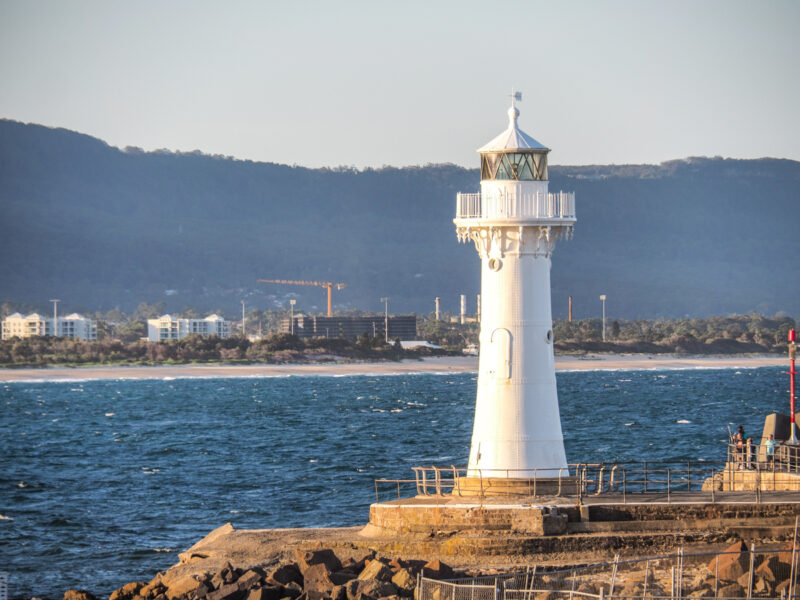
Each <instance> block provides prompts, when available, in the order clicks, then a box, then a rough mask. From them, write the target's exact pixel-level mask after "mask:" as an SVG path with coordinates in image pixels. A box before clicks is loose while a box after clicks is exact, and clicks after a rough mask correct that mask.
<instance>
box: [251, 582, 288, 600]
mask: <svg viewBox="0 0 800 600" xmlns="http://www.w3.org/2000/svg"><path fill="white" fill-rule="evenodd" d="M281 598H283V589H282V588H281V587H279V586H274V585H265V586H262V587H257V588H255V589H252V590H250V593H249V594H247V600H281Z"/></svg>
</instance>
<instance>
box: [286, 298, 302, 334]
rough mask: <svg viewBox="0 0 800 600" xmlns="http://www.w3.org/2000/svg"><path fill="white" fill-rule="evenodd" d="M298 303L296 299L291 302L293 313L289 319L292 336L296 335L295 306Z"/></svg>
mask: <svg viewBox="0 0 800 600" xmlns="http://www.w3.org/2000/svg"><path fill="white" fill-rule="evenodd" d="M296 302H297V300H295V299H294V298H292V299H291V300H289V306H290V307H291V311H292V316H291V317H289V331H291V332H292V335H294V305H295V303H296ZM304 322H305V321H304Z"/></svg>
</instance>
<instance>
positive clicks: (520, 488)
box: [452, 469, 579, 497]
mask: <svg viewBox="0 0 800 600" xmlns="http://www.w3.org/2000/svg"><path fill="white" fill-rule="evenodd" d="M454 483H455V485H454V487H453V492H452V494H453V495H454V496H483V497H487V496H504V497H508V496H525V497H539V496H561V495H562V494H566V493H572V492H575V491H576V490H577V486H578V485H579V484H578V479H577V478H576V477H574V476H570V475H569V473H568V472H567V469H564V476H563V477H536V478H515V477H459V478H458V479H457V480H456V481H455V482H454Z"/></svg>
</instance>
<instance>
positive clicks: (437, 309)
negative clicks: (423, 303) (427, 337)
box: [434, 296, 439, 321]
mask: <svg viewBox="0 0 800 600" xmlns="http://www.w3.org/2000/svg"><path fill="white" fill-rule="evenodd" d="M434 301H435V302H436V320H437V321H438V320H439V296H436V298H434Z"/></svg>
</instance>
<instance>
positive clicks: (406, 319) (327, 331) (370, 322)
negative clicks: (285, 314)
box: [281, 315, 417, 341]
mask: <svg viewBox="0 0 800 600" xmlns="http://www.w3.org/2000/svg"><path fill="white" fill-rule="evenodd" d="M386 322H387V319H386V317H385V316H376V317H311V316H306V315H295V316H294V324H292V319H283V320H282V321H281V333H294V334H295V335H296V336H298V337H301V338H311V337H329V338H333V337H343V338H347V339H354V338H357V337H358V336H360V335H362V334H364V333H366V334H367V335H369V336H372V337H375V336H376V335H378V334H379V333H380V334H383V333H384V330H385V329H386ZM388 324H389V335H388V336H387V339H389V340H390V341H391V340H396V339H398V338H399V339H400V340H415V339H417V317H416V316H414V315H410V316H394V317H389V318H388Z"/></svg>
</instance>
